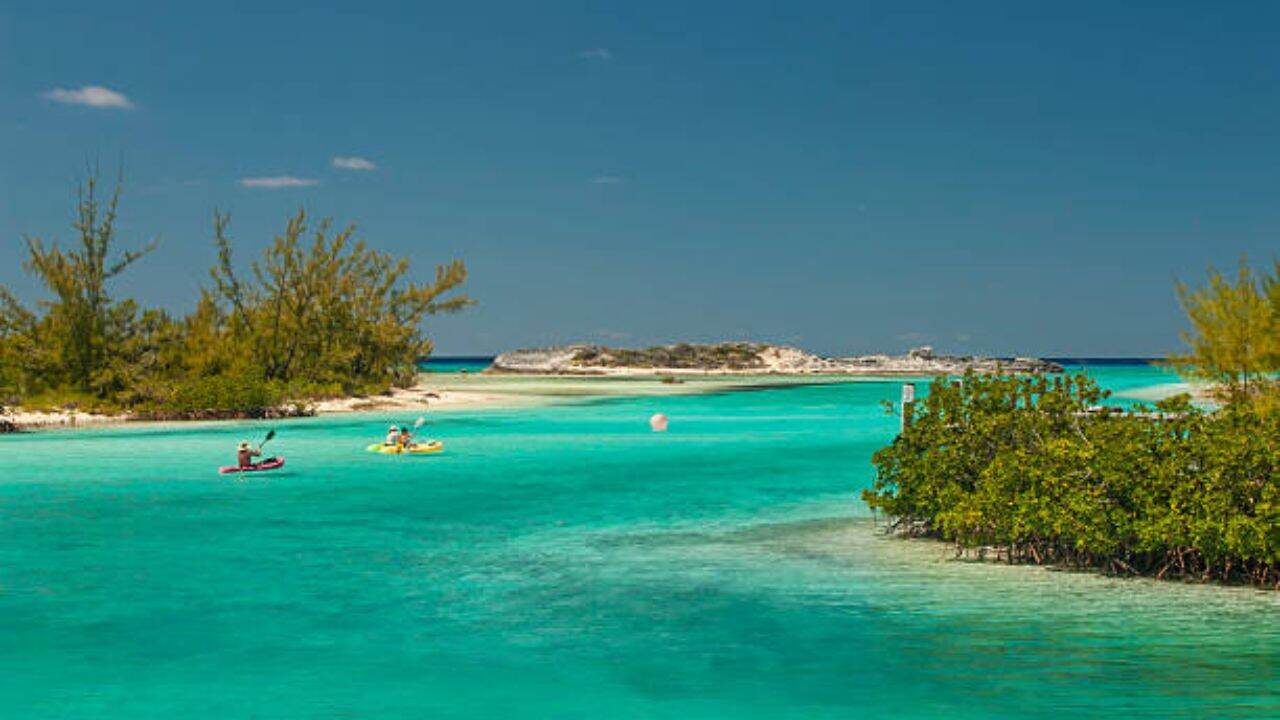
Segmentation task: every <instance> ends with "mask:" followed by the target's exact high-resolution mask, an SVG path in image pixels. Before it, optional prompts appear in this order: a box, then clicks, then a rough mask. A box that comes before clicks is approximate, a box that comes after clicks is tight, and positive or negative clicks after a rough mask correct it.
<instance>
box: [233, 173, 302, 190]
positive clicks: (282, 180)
mask: <svg viewBox="0 0 1280 720" xmlns="http://www.w3.org/2000/svg"><path fill="white" fill-rule="evenodd" d="M240 184H241V185H242V186H244V187H247V188H256V189H259V190H282V189H284V188H300V187H311V186H312V185H319V184H320V181H319V180H314V179H312V178H300V177H294V176H292V175H275V176H272V177H247V178H240Z"/></svg>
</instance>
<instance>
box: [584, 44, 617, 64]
mask: <svg viewBox="0 0 1280 720" xmlns="http://www.w3.org/2000/svg"><path fill="white" fill-rule="evenodd" d="M578 57H580V58H582V59H583V60H601V61H604V60H612V59H613V53H611V52H609V49H608V48H602V47H598V48H591V49H590V50H583V51H582V52H580V53H578Z"/></svg>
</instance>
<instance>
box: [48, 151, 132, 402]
mask: <svg viewBox="0 0 1280 720" xmlns="http://www.w3.org/2000/svg"><path fill="white" fill-rule="evenodd" d="M121 186H122V182H121V180H120V179H119V178H117V181H116V186H115V189H114V190H113V191H112V192H111V195H110V197H109V198H107V199H106V200H103V199H102V198H100V197H99V194H98V175H97V171H96V170H94V171H92V172H91V173H90V174H89V177H88V178H87V179H86V181H85V184H84V186H83V188H81V190H80V191H79V194H78V201H77V211H76V220H75V222H74V223H73V227H74V228H75V230H76V233H77V234H78V235H79V243H78V246H76V247H73V248H71V249H66V250H64V249H63V248H61V247H60V246H58V245H57V244H56V243H46V242H45V241H43V240H41V239H40V238H34V237H26V238H25V240H26V245H27V260H26V262H25V267H26V269H27V270H28V271H29V272H31V273H32V274H34V275H35V276H36V277H37V278H38V279H39V280H40V282H41V283H43V284H44V286H45V288H46V289H47V290H48V291H49V292H50V293H51V294H52V296H53V298H52V299H51V300H49V301H46V302H44V303H43V305H44V307H45V308H46V310H47V312H46V315H45V317H44V318H43V319H42V321H41V322H40V327H39V334H40V336H41V338H40V339H41V341H42V342H45V343H48V344H49V345H50V346H51V347H52V348H53V349H54V352H55V353H56V355H57V357H58V360H59V367H60V370H61V374H62V376H63V379H64V380H65V381H66V382H68V383H69V384H71V385H72V386H74V387H75V388H77V389H79V390H81V391H85V392H93V393H95V394H97V395H99V396H105V395H106V394H108V393H109V392H111V391H113V390H115V389H118V388H119V383H118V382H117V378H116V376H115V374H114V373H111V372H109V370H108V366H109V365H110V364H111V363H112V362H113V356H114V353H115V352H116V350H117V349H118V347H119V344H120V343H121V342H122V341H123V339H124V337H125V335H126V334H127V332H128V326H129V324H130V323H131V322H132V321H133V319H134V315H135V314H136V306H135V305H134V304H133V303H132V302H129V301H124V302H117V301H115V300H114V299H113V298H112V296H111V294H110V293H109V292H108V288H107V284H108V282H109V281H110V280H112V279H113V278H115V277H117V276H118V275H120V274H121V273H122V272H124V271H125V270H126V269H127V268H128V267H129V266H130V265H132V264H133V263H135V262H137V261H138V260H139V259H140V258H142V257H143V256H144V255H146V254H147V253H148V252H150V251H151V250H152V249H153V248H154V247H155V244H154V243H149V244H147V245H145V246H144V247H143V248H142V249H141V250H136V251H135V250H127V251H125V252H123V253H121V254H120V255H118V256H116V257H114V258H113V257H111V254H112V250H113V245H114V244H115V240H116V217H117V210H118V208H119V203H120V190H121Z"/></svg>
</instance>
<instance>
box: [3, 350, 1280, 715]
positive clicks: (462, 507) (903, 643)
mask: <svg viewBox="0 0 1280 720" xmlns="http://www.w3.org/2000/svg"><path fill="white" fill-rule="evenodd" d="M1096 373H1097V374H1098V376H1099V377H1100V378H1102V379H1103V381H1104V382H1105V383H1107V384H1108V385H1110V386H1113V387H1117V388H1120V389H1122V391H1123V390H1129V389H1133V388H1145V389H1150V388H1152V387H1155V386H1158V385H1161V384H1163V383H1169V382H1173V381H1176V378H1173V377H1172V376H1171V375H1170V374H1168V373H1165V372H1162V371H1159V370H1155V369H1149V368H1136V367H1119V368H1117V367H1102V368H1099V369H1097V370H1096ZM898 392H899V386H898V384H897V383H866V382H862V383H856V384H847V385H825V386H814V387H791V388H785V389H776V390H756V391H751V392H737V393H725V394H716V395H704V396H681V397H665V398H656V397H649V398H623V399H618V398H612V399H608V400H603V401H595V402H582V403H570V404H559V405H555V406H549V407H544V408H524V409H520V410H498V411H484V412H457V413H452V414H440V415H437V416H435V418H434V419H433V421H432V422H431V423H430V424H429V425H428V426H427V427H426V428H425V431H426V433H427V434H430V435H432V436H435V437H439V438H442V439H443V440H445V442H446V444H447V445H446V452H445V453H444V454H442V455H439V456H429V457H419V458H398V457H389V456H381V455H374V454H371V453H366V452H364V451H363V449H362V448H363V447H364V445H365V444H366V443H368V442H369V441H370V440H371V439H374V438H377V437H379V436H380V434H381V432H382V431H383V430H384V429H385V425H386V423H387V422H388V420H399V421H405V420H407V419H411V418H403V417H396V418H391V417H387V416H382V415H377V414H372V415H361V416H347V417H340V418H324V419H315V420H301V421H293V422H288V423H281V424H278V425H276V426H275V427H277V429H278V431H279V436H278V437H277V438H276V439H275V440H274V441H272V444H271V445H268V450H271V451H273V452H277V453H281V454H283V455H285V456H286V457H287V458H288V465H287V466H286V469H285V470H284V471H283V472H280V473H276V474H273V475H270V476H260V477H250V478H246V479H243V480H238V479H235V478H227V477H220V476H218V475H217V474H216V473H215V472H214V468H215V466H217V465H220V464H224V463H226V462H228V456H229V454H230V453H231V451H232V449H233V446H234V442H235V441H236V440H238V439H240V438H253V437H255V436H260V435H259V434H260V433H261V432H262V431H263V430H264V427H263V426H260V425H257V424H241V425H205V426H193V425H187V426H179V427H156V426H150V427H128V428H123V429H110V430H88V431H75V432H52V433H43V434H31V435H24V436H17V437H5V438H3V439H0V716H3V717H18V718H42V717H74V718H82V717H112V718H203V717H223V718H243V717H262V718H296V717H320V718H329V717H332V718H411V717H412V718H423V717H436V718H440V717H443V718H450V717H503V718H506V717H531V718H616V717H637V718H638V717H644V718H653V717H659V718H664V717H665V718H696V717H708V718H709V717H795V718H836V717H839V718H847V717H892V718H912V717H1015V716H1016V717H1072V716H1081V717H1084V716H1088V717H1125V718H1135V717H1153V718H1154V717H1276V716H1278V715H1280V698H1278V697H1277V687H1280V600H1278V599H1277V595H1276V594H1273V593H1267V592H1262V591H1256V590H1250V589H1245V588H1221V587H1212V586H1199V585H1182V584H1174V583H1155V582H1152V581H1146V580H1118V579H1110V578H1105V577H1100V576H1094V575H1088V574H1076V573H1066V572H1056V571H1050V570H1044V569H1039V568H1029V567H1008V566H1002V565H993V564H980V563H971V562H959V561H955V560H952V559H951V557H950V553H949V552H948V551H947V549H946V548H945V547H943V546H941V545H938V544H934V543H928V542H908V541H902V540H895V539H892V538H887V537H884V536H883V535H882V534H880V533H879V532H878V531H877V529H876V526H875V521H874V519H873V518H871V517H870V516H869V514H868V511H867V509H866V508H865V506H864V505H862V503H861V502H860V501H859V500H858V499H857V493H858V491H859V490H860V489H861V488H862V487H865V486H866V485H867V484H868V483H869V481H870V478H871V468H870V465H869V458H870V456H871V453H872V452H873V451H874V450H875V449H876V448H877V447H879V446H880V445H882V444H884V443H885V442H886V441H887V440H889V439H890V438H891V437H892V434H893V432H894V429H895V427H896V420H895V419H894V418H892V417H887V416H885V415H884V414H883V411H882V409H881V408H880V407H879V403H880V401H882V400H889V399H893V398H896V397H897V395H898ZM655 411H662V412H665V413H666V414H667V415H669V416H670V417H671V429H670V431H669V432H667V433H665V434H655V433H652V432H650V430H649V428H648V425H647V422H646V420H647V418H648V417H649V415H650V414H651V413H653V412H655Z"/></svg>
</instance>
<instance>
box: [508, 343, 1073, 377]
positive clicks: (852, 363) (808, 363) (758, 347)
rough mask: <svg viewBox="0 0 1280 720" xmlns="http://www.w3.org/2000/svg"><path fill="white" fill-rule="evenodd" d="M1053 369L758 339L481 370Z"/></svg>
mask: <svg viewBox="0 0 1280 720" xmlns="http://www.w3.org/2000/svg"><path fill="white" fill-rule="evenodd" d="M971 370H972V371H974V372H980V373H1056V372H1062V366H1060V365H1058V364H1057V363H1053V362H1050V361H1048V360H1041V359H1038V358H990V357H977V356H971V355H935V354H934V352H933V349H932V348H928V347H920V348H915V349H913V350H911V351H910V352H908V353H907V354H905V355H859V356H852V357H830V358H828V357H821V356H818V355H814V354H812V353H808V352H805V351H803V350H800V349H798V348H793V347H787V346H784V345H769V344H764V343H744V342H741V343H713V344H704V345H694V344H686V343H680V344H675V345H661V346H656V347H651V348H644V349H627V348H611V347H605V346H602V345H564V346H558V347H549V348H532V349H525V350H514V351H511V352H506V353H502V354H501V355H498V356H497V357H496V358H494V360H493V365H492V366H491V367H490V368H489V369H488V370H486V371H485V372H489V373H512V374H539V375H682V374H683V375H707V374H716V375H910V376H920V375H962V374H964V373H965V372H968V371H971Z"/></svg>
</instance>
